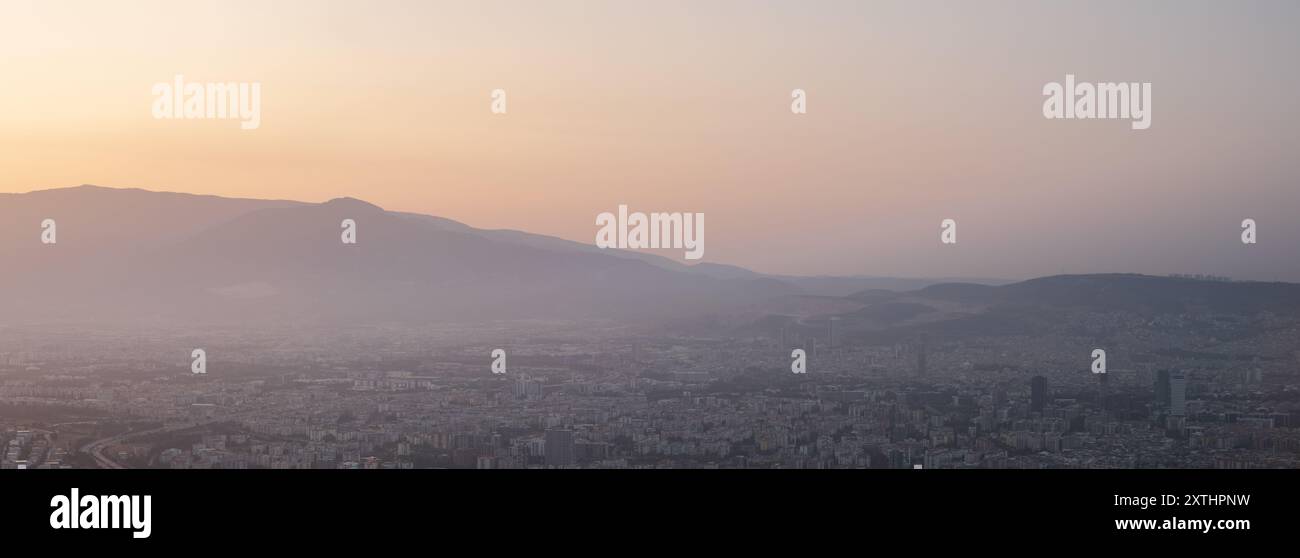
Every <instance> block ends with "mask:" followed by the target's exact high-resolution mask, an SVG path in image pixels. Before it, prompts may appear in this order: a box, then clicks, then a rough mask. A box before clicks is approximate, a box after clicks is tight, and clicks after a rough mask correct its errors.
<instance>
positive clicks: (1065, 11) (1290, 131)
mask: <svg viewBox="0 0 1300 558" xmlns="http://www.w3.org/2000/svg"><path fill="white" fill-rule="evenodd" d="M1298 24H1300V2H1295V1H1290V0H1280V1H1277V2H1229V1H1221V2H1193V1H1185V0H1179V1H1169V2H1141V1H1134V0H1123V1H1115V2H1086V3H1083V2H1060V1H1047V0H1043V1H1024V2H994V1H980V2H971V1H955V2H917V1H901V2H868V1H857V2H828V1H816V0H812V1H787V2H758V1H753V0H748V1H735V2H722V1H709V0H694V1H685V2H632V1H620V0H607V1H599V2H596V1H593V2H566V1H557V0H548V1H540V2H534V1H524V0H520V1H512V2H483V1H465V2H435V1H423V2H414V1H412V2H374V1H367V2H361V1H356V2H326V1H321V0H310V1H301V2H297V1H287V0H276V1H273V2H267V1H247V2H245V1H231V0H223V1H219V2H218V1H213V2H205V1H194V0H190V1H186V2H176V1H174V0H168V1H160V2H144V1H133V2H97V1H85V2H56V1H47V0H41V1H14V0H0V170H3V172H0V191H3V192H23V191H29V190H37V189H45V188H54V187H63V186H73V185H77V184H83V183H92V184H99V185H104V186H117V187H140V188H146V189H154V190H171V191H183V192H195V193H211V194H219V195H228V196H245V197H257V198H291V199H299V200H305V201H324V200H327V199H330V198H334V197H340V196H354V197H359V198H362V199H365V200H367V201H370V202H373V203H375V204H378V205H380V206H382V207H385V208H387V209H395V210H405V211H414V212H421V213H429V214H435V215H440V216H444V217H449V218H452V219H457V220H460V221H463V222H465V223H468V224H470V225H473V226H477V227H484V228H515V229H522V230H527V231H531V232H538V233H545V234H552V235H556V236H561V237H564V238H569V239H573V240H578V241H582V242H591V241H592V240H593V238H594V235H595V232H596V226H595V216H596V215H597V214H598V213H600V212H604V211H614V210H615V209H616V207H617V206H618V204H620V203H622V204H627V205H629V206H630V207H631V208H632V210H634V211H636V210H641V211H691V212H703V213H705V214H706V216H707V233H706V242H707V251H706V255H705V260H704V261H711V262H719V263H733V264H738V265H743V266H747V267H750V268H753V269H756V270H759V271H765V272H775V273H792V274H871V275H902V276H995V277H1008V278H1016V277H1026V276H1035V275H1045V274H1053V273H1061V272H1068V273H1078V272H1110V271H1135V272H1147V273H1170V272H1184V273H1195V272H1203V273H1216V274H1223V275H1230V276H1233V277H1238V278H1260V279H1288V280H1300V258H1297V257H1296V254H1300V162H1298V161H1297V159H1298V158H1297V154H1300V142H1298V141H1297V129H1298V128H1300V126H1298V125H1300V110H1298V109H1297V108H1296V101H1295V98H1296V95H1297V92H1298V91H1300V77H1297V72H1296V60H1297V58H1300V33H1297V32H1296V29H1297V27H1298ZM1067 73H1072V74H1075V75H1077V76H1078V79H1079V80H1080V81H1091V82H1098V81H1124V82H1150V83H1152V97H1153V98H1152V106H1153V113H1152V125H1151V128H1150V129H1148V130H1142V131H1135V130H1131V129H1130V128H1129V125H1128V123H1127V122H1126V121H1113V120H1094V121H1083V120H1048V119H1045V118H1044V117H1043V116H1042V105H1043V99H1044V98H1043V95H1042V88H1043V85H1044V84H1046V83H1048V82H1052V81H1063V80H1064V76H1065V74H1067ZM175 74H184V75H185V76H186V78H187V79H188V80H193V81H200V82H208V81H214V82H215V81H220V82H226V81H236V82H260V83H261V84H262V85H261V87H262V107H261V113H262V122H261V127H260V128H259V129H257V130H251V131H243V130H240V128H239V126H238V124H237V123H236V122H234V121H205V120H157V119H154V118H153V117H152V115H151V111H150V109H151V105H152V103H153V100H154V97H153V96H152V95H151V93H150V90H151V87H152V86H153V84H154V83H156V82H167V81H170V80H171V79H172V77H173V76H174V75H175ZM495 88H503V89H505V90H506V92H507V95H508V110H509V112H508V114H505V115H494V114H492V113H491V112H490V110H489V107H490V102H491V99H490V97H489V95H490V92H491V91H492V90H493V89H495ZM795 88H801V89H804V90H806V91H807V93H808V113H807V114H804V115H795V114H792V113H791V111H790V92H791V90H792V89H795ZM945 218H952V219H955V220H957V222H958V243H957V245H955V246H943V245H940V243H939V223H940V221H941V220H943V219H945ZM1244 218H1253V219H1255V220H1256V221H1257V222H1258V223H1259V244H1257V245H1254V246H1245V245H1243V244H1241V242H1240V240H1239V238H1240V223H1241V221H1242V219H1244ZM665 255H677V256H680V251H670V252H665Z"/></svg>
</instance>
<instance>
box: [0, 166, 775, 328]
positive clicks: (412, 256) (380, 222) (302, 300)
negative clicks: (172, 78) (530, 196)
mask: <svg viewBox="0 0 1300 558" xmlns="http://www.w3.org/2000/svg"><path fill="white" fill-rule="evenodd" d="M45 218H53V219H55V220H56V222H57V223H58V243H57V244H56V245H43V244H41V243H40V241H39V236H40V228H39V224H40V223H41V221H42V220H43V219H45ZM343 219H353V220H355V221H356V222H357V229H358V242H357V244H355V245H344V244H343V243H342V242H341V241H340V233H341V232H342V229H341V228H340V223H341V222H342V220H343ZM0 224H3V227H2V228H0V261H3V262H5V264H6V265H5V268H4V269H5V272H4V273H3V274H0V288H3V290H4V292H5V293H7V296H5V297H4V298H3V299H0V323H18V322H25V321H48V320H75V321H99V320H109V321H114V322H119V321H125V322H129V321H134V320H151V321H158V320H164V321H166V320H179V321H182V322H202V321H209V320H215V321H246V320H259V321H271V322H283V323H311V322H312V321H320V322H335V321H340V320H346V321H367V322H376V321H378V322H390V321H391V322H424V321H445V320H463V319H481V320H492V319H513V318H546V319H567V318H625V319H641V320H666V319H677V318H680V317H682V316H684V315H695V314H707V313H722V314H727V313H738V312H750V311H752V310H751V309H752V308H753V307H754V306H756V305H761V304H763V303H765V301H767V300H770V299H773V298H779V297H782V296H787V295H792V294H798V293H799V289H798V288H797V287H795V286H793V285H791V284H789V283H787V282H783V281H780V280H776V279H771V278H767V277H764V276H761V275H759V274H756V273H753V272H750V271H748V270H743V269H741V268H733V267H730V266H721V265H712V264H709V265H697V266H687V265H684V264H680V263H678V262H675V261H673V260H669V259H667V258H663V257H660V256H655V255H651V254H643V253H633V252H626V251H609V250H600V249H598V248H596V247H594V246H591V245H588V244H581V243H576V242H570V241H566V240H562V239H558V238H553V237H546V236H541V235H532V234H528V233H523V232H518V231H491V230H481V229H475V228H472V227H469V226H466V225H463V224H461V223H457V222H455V221H452V220H449V219H443V218H439V217H432V216H426V215H416V214H410V213H401V212H390V211H385V210H383V209H382V208H379V207H377V206H374V205H372V204H369V203H366V202H364V201H360V200H356V199H351V198H342V199H336V200H331V201H329V202H326V203H321V204H310V203H301V202H290V201H266V200H243V199H227V198H219V197H214V196H194V195H188V194H172V193H160V192H148V191H144V190H122V189H111V188H100V187H94V186H81V187H76V188H67V189H59V190H46V191H38V192H31V193H27V194H4V195H0Z"/></svg>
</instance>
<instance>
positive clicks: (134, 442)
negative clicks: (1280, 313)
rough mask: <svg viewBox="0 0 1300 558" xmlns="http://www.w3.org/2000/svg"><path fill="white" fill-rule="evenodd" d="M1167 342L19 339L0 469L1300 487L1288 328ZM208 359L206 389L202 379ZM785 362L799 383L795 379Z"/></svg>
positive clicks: (58, 334)
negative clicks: (897, 477) (932, 474)
mask: <svg viewBox="0 0 1300 558" xmlns="http://www.w3.org/2000/svg"><path fill="white" fill-rule="evenodd" d="M1187 319H1188V320H1191V319H1192V318H1187ZM1195 319H1196V320H1202V321H1203V320H1213V319H1214V317H1213V316H1206V317H1202V318H1195ZM1165 320H1166V321H1162V322H1160V323H1154V322H1149V321H1143V320H1139V319H1136V318H1135V316H1133V315H1127V314H1122V313H1112V314H1107V313H1089V314H1088V315H1087V316H1076V317H1073V318H1072V320H1071V322H1070V323H1071V324H1072V325H1071V327H1070V328H1069V329H1068V330H1067V329H1065V328H1062V329H1061V330H1060V331H1043V332H1041V334H1037V335H1033V336H1005V335H1002V336H978V335H975V336H965V337H960V338H942V337H935V336H930V337H927V336H926V335H925V334H921V335H917V336H912V337H909V338H907V339H904V340H902V341H899V342H896V343H889V344H868V343H863V342H860V341H855V340H854V339H853V338H852V336H849V335H841V334H839V333H837V332H836V331H835V329H834V328H835V327H836V321H834V320H824V321H821V322H817V321H816V320H807V321H799V322H795V323H791V324H790V325H787V326H783V327H781V328H780V329H779V330H777V331H775V332H774V333H773V334H771V335H754V336H750V337H735V336H729V337H718V338H708V337H685V336H673V335H669V334H662V333H661V334H651V333H646V332H636V331H633V330H630V329H623V328H619V327H615V326H613V325H611V324H601V323H544V322H511V323H504V324H486V325H479V326H475V327H468V326H456V327H452V326H445V327H426V328H411V327H401V328H398V327H393V328H384V327H370V328H357V329H354V330H342V329H322V330H319V331H305V330H286V331H279V332H275V331H256V332H254V331H248V330H244V329H239V328H231V329H229V330H226V331H224V332H213V331H205V332H202V333H187V334H177V333H170V332H168V331H166V330H163V329H159V330H158V331H147V330H145V329H134V330H130V331H122V332H119V333H117V334H106V333H104V332H103V330H100V329H94V330H90V329H87V330H86V331H79V330H78V329H77V328H75V327H69V326H67V325H61V326H57V327H55V326H51V327H50V328H48V329H42V328H24V329H18V328H7V329H5V330H3V335H2V336H0V343H2V345H0V447H2V448H3V455H2V457H3V464H2V466H3V468H5V469H24V468H26V469H33V468H83V467H103V468H172V469H206V468H240V469H242V468H272V469H305V468H324V469H336V468H341V469H411V468H478V469H509V468H811V469H817V468H907V469H912V468H925V469H936V468H1294V467H1296V466H1300V429H1297V426H1300V380H1298V379H1297V369H1298V368H1300V351H1298V350H1297V349H1300V347H1298V346H1297V341H1296V340H1297V339H1300V336H1298V335H1297V333H1300V330H1297V328H1296V326H1295V324H1294V322H1291V321H1288V320H1283V319H1280V318H1276V317H1273V316H1270V315H1266V314H1265V315H1260V316H1257V317H1255V318H1252V319H1251V321H1250V323H1249V324H1246V325H1245V327H1249V328H1251V329H1252V330H1257V331H1259V332H1263V333H1259V334H1257V335H1251V336H1246V337H1244V338H1242V337H1241V336H1236V337H1237V339H1236V340H1232V339H1229V337H1233V336H1231V335H1226V334H1225V335H1224V338H1216V337H1215V336H1213V335H1207V334H1206V333H1205V328H1204V327H1193V326H1194V325H1195V324H1189V323H1179V322H1178V320H1177V319H1174V320H1173V321H1167V320H1168V319H1165ZM1089 321H1093V322H1095V323H1094V324H1091V326H1090V325H1089ZM1100 324H1108V325H1107V326H1106V327H1109V328H1111V332H1110V333H1109V334H1108V335H1107V336H1106V339H1107V340H1106V346H1105V348H1106V350H1107V352H1108V355H1109V367H1108V369H1107V371H1106V372H1105V373H1103V374H1097V373H1094V372H1093V371H1092V370H1090V368H1089V365H1090V362H1091V359H1090V358H1089V354H1090V352H1091V351H1092V349H1093V346H1094V345H1097V339H1096V336H1095V335H1079V334H1078V333H1077V332H1078V331H1079V328H1083V329H1084V330H1087V329H1088V328H1089V327H1096V328H1100V327H1102V326H1101V325H1100ZM1200 325H1202V326H1204V325H1205V324H1200ZM1220 327H1223V328H1226V329H1232V330H1237V329H1240V328H1242V327H1243V324H1239V323H1235V324H1231V325H1223V326H1220ZM1226 329H1225V331H1226ZM1153 332H1159V333H1158V334H1155V333H1153ZM1180 332H1187V333H1185V334H1182V335H1183V336H1182V337H1180ZM1193 332H1194V333H1193ZM840 337H846V338H844V339H841V338H840ZM68 339H73V340H75V342H73V341H68ZM488 339H491V340H496V341H493V342H485V341H484V340H488ZM199 347H202V348H203V349H204V350H205V351H206V353H207V369H206V371H205V372H206V373H204V374H194V373H193V372H192V371H191V359H190V356H191V350H192V349H193V348H199ZM791 347H796V348H802V349H804V350H805V352H806V354H807V373H806V374H795V373H792V372H791V365H790V363H791ZM1170 347H1173V348H1170ZM496 348H501V349H503V350H504V351H505V355H506V358H505V359H504V362H503V363H502V364H501V365H502V366H503V367H504V368H503V369H502V370H501V371H503V372H504V373H500V374H498V373H494V370H493V369H492V366H493V361H494V358H493V357H492V353H493V350H494V349H496ZM1243 355H1245V356H1243Z"/></svg>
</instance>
